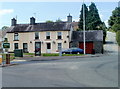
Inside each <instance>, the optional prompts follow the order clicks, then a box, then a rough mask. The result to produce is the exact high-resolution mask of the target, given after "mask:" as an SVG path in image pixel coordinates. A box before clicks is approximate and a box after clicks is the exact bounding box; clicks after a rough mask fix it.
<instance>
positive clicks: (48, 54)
mask: <svg viewBox="0 0 120 89" xmlns="http://www.w3.org/2000/svg"><path fill="white" fill-rule="evenodd" d="M83 55H84V54H62V56H83ZM42 56H46V57H49V56H59V54H58V53H44V54H42Z"/></svg>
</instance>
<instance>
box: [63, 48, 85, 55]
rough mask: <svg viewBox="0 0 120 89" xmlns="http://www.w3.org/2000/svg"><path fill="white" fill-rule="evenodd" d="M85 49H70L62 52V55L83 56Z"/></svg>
mask: <svg viewBox="0 0 120 89" xmlns="http://www.w3.org/2000/svg"><path fill="white" fill-rule="evenodd" d="M83 52H84V51H83V49H80V48H69V49H66V50H63V51H62V54H83Z"/></svg>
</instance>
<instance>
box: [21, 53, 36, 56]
mask: <svg viewBox="0 0 120 89" xmlns="http://www.w3.org/2000/svg"><path fill="white" fill-rule="evenodd" d="M23 55H30V56H34V55H35V53H23Z"/></svg>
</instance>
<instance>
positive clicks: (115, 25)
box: [108, 7, 120, 32]
mask: <svg viewBox="0 0 120 89" xmlns="http://www.w3.org/2000/svg"><path fill="white" fill-rule="evenodd" d="M108 24H109V26H110V27H109V28H110V29H112V30H113V31H115V32H117V31H118V30H120V7H116V8H115V10H113V12H112V16H110V19H109V20H108Z"/></svg>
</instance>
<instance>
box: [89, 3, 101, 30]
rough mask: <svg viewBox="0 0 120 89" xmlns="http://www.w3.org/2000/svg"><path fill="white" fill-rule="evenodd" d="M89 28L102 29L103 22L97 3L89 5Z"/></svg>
mask: <svg viewBox="0 0 120 89" xmlns="http://www.w3.org/2000/svg"><path fill="white" fill-rule="evenodd" d="M88 13H89V14H88V28H89V30H100V29H101V28H100V26H101V25H102V24H103V23H102V21H101V19H100V16H99V13H98V9H97V7H96V5H95V3H93V2H92V3H91V5H90V6H89V12H88Z"/></svg>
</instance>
